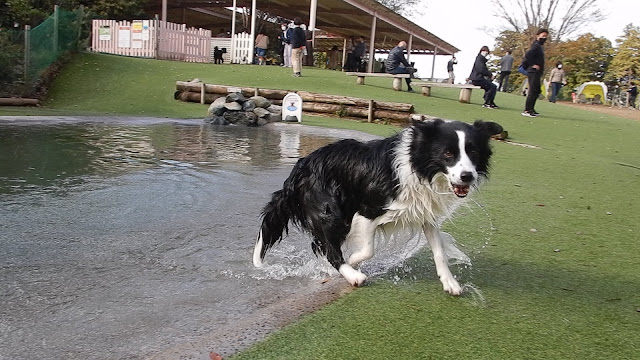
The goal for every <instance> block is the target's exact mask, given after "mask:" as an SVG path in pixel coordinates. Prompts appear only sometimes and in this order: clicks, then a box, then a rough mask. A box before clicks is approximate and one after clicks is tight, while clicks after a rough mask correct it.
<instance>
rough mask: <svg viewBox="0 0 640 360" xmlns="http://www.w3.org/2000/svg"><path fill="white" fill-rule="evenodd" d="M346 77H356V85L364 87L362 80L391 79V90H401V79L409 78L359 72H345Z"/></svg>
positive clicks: (399, 75)
mask: <svg viewBox="0 0 640 360" xmlns="http://www.w3.org/2000/svg"><path fill="white" fill-rule="evenodd" d="M345 74H347V76H357V77H358V78H357V79H356V84H358V85H364V78H365V77H367V76H369V77H371V76H373V77H386V78H393V90H396V91H400V90H402V79H407V78H410V77H411V75H410V74H386V73H360V72H347V73H345Z"/></svg>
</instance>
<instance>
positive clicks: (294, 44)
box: [291, 17, 307, 77]
mask: <svg viewBox="0 0 640 360" xmlns="http://www.w3.org/2000/svg"><path fill="white" fill-rule="evenodd" d="M300 25H302V20H301V19H300V18H299V17H296V18H295V19H293V30H292V31H291V65H292V66H293V76H295V77H300V76H302V57H303V56H304V49H305V47H306V45H307V36H306V34H305V32H304V30H302V28H301V27H300Z"/></svg>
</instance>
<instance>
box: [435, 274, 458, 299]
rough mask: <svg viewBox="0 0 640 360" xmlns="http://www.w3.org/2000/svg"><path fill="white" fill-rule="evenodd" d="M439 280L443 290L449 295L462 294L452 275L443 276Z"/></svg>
mask: <svg viewBox="0 0 640 360" xmlns="http://www.w3.org/2000/svg"><path fill="white" fill-rule="evenodd" d="M440 281H441V282H442V289H443V290H444V291H445V292H447V293H449V294H451V295H462V287H461V286H460V284H459V283H458V281H457V280H456V279H455V278H454V277H453V276H443V277H441V278H440Z"/></svg>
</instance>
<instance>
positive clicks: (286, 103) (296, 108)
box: [282, 93, 302, 122]
mask: <svg viewBox="0 0 640 360" xmlns="http://www.w3.org/2000/svg"><path fill="white" fill-rule="evenodd" d="M282 121H289V122H294V121H297V122H302V98H300V95H298V94H296V93H288V94H287V96H285V97H284V99H283V100H282Z"/></svg>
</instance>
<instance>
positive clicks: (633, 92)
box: [627, 81, 638, 108]
mask: <svg viewBox="0 0 640 360" xmlns="http://www.w3.org/2000/svg"><path fill="white" fill-rule="evenodd" d="M627 92H628V93H629V106H631V107H632V108H635V107H636V98H637V97H638V87H637V86H636V82H635V81H632V82H631V87H630V88H629V89H628V90H627Z"/></svg>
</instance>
